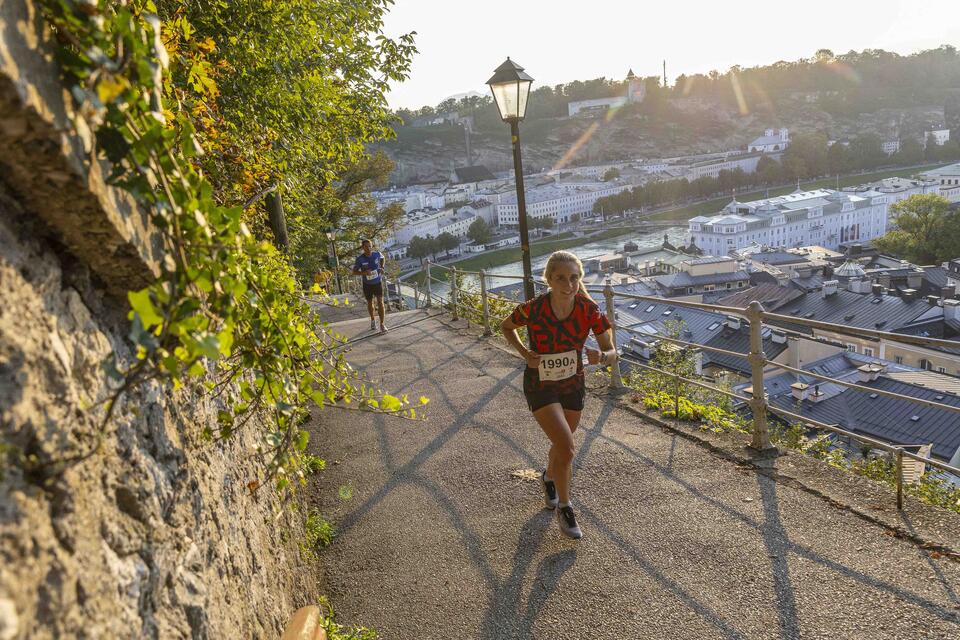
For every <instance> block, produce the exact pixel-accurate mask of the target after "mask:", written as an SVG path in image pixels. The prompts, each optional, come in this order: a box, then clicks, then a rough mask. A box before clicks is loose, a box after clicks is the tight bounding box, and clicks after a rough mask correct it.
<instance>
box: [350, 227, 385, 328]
mask: <svg viewBox="0 0 960 640" xmlns="http://www.w3.org/2000/svg"><path fill="white" fill-rule="evenodd" d="M360 246H361V247H362V248H363V253H361V254H360V255H359V256H357V259H356V260H355V261H354V263H353V275H355V276H363V297H364V298H366V299H367V311H368V312H369V313H370V329H371V330H374V331H375V330H376V328H377V321H376V319H375V318H374V317H373V298H374V296H376V298H377V313H378V314H379V315H380V333H386V332H387V325H386V323H385V322H384V320H383V317H384V313H385V312H384V309H383V277H382V276H383V254H381V253H380V252H379V251H374V250H373V243H372V242H370V241H369V240H367V239H364V240H363V241H362V242H361V243H360Z"/></svg>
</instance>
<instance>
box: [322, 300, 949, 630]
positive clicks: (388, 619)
mask: <svg viewBox="0 0 960 640" xmlns="http://www.w3.org/2000/svg"><path fill="white" fill-rule="evenodd" d="M358 311H359V309H358ZM362 312H363V313H364V314H365V309H363V311H362ZM390 320H391V322H392V328H391V330H390V332H389V333H388V334H386V335H382V336H381V335H373V334H372V332H370V330H369V321H368V320H367V319H365V318H361V319H358V320H346V321H341V322H339V323H337V324H336V325H335V328H336V329H337V330H338V331H340V332H341V333H343V334H345V335H346V336H348V337H350V338H352V339H353V341H352V342H351V344H350V347H349V348H350V352H349V354H348V357H349V359H350V361H351V362H352V363H353V364H354V365H355V366H357V367H359V368H360V369H362V370H363V371H365V373H366V374H367V375H368V376H369V377H370V378H371V379H372V380H373V381H374V382H376V383H377V384H379V385H381V386H382V387H383V388H384V389H386V390H389V391H391V392H393V393H406V394H408V395H410V396H411V397H419V396H420V395H426V396H428V397H429V398H430V404H429V406H428V409H429V411H428V414H429V416H428V418H427V420H425V421H419V422H410V421H400V420H397V419H391V418H385V417H383V416H378V415H373V414H367V413H359V412H354V411H346V410H337V409H333V410H324V411H323V412H322V413H319V414H317V415H315V416H314V419H313V421H312V424H311V430H312V431H313V438H312V439H311V446H312V447H313V448H314V451H313V452H314V453H317V454H319V455H322V456H323V457H324V458H326V460H327V469H326V470H325V471H324V472H322V473H321V474H319V479H318V480H317V483H318V485H317V487H316V491H315V492H314V493H313V495H314V497H313V500H314V502H315V504H314V505H312V506H313V507H314V508H317V509H319V510H320V511H322V512H323V514H324V515H325V516H326V517H327V518H328V519H329V520H331V522H332V523H333V524H334V526H335V527H336V530H337V536H336V538H335V541H334V543H333V544H332V546H330V547H329V548H328V549H327V550H326V551H325V552H324V554H323V555H322V556H321V563H320V564H321V565H322V585H323V586H322V588H323V591H324V592H325V593H326V594H328V596H329V598H330V600H331V602H332V604H333V606H334V607H335V609H336V611H337V617H338V621H339V622H341V623H342V624H356V625H365V626H369V627H372V628H374V629H376V630H377V631H378V632H379V633H380V637H382V638H384V639H385V640H390V639H403V640H406V639H412V638H417V639H425V638H444V639H449V638H484V639H490V638H551V637H556V638H592V639H607V638H609V639H614V638H616V639H618V640H620V639H624V638H683V639H684V640H690V639H692V638H827V637H829V638H858V639H859V638H938V639H948V638H949V639H952V638H958V637H960V555H957V554H956V552H957V551H958V550H960V543H958V540H960V516H957V515H956V514H953V513H951V512H948V511H944V510H939V509H936V508H933V507H929V506H926V505H923V504H921V503H919V502H916V501H914V500H913V499H912V498H908V499H907V501H906V503H905V504H904V509H903V510H902V511H898V510H897V509H896V507H895V500H894V497H893V495H892V492H891V491H890V490H888V489H887V488H886V487H882V486H881V485H879V484H875V483H873V482H871V481H869V480H865V479H863V478H859V477H856V476H852V475H850V474H847V473H843V472H840V471H837V470H835V469H832V468H830V467H828V466H826V465H824V464H822V463H820V462H818V461H816V460H813V459H810V458H805V457H804V456H802V455H799V454H793V453H790V454H788V455H783V456H780V457H777V458H770V457H754V456H753V455H752V454H751V453H750V451H751V450H750V449H748V448H746V447H745V444H746V442H745V441H744V436H743V435H742V434H738V435H737V436H734V435H723V434H721V435H717V434H712V433H704V432H699V431H697V430H695V429H690V428H687V427H673V426H672V425H670V424H664V423H663V422H661V421H659V420H657V419H655V418H652V417H648V416H646V415H644V414H642V413H641V412H639V411H638V410H637V408H636V407H637V405H635V404H634V403H632V402H631V401H630V397H629V395H616V394H612V393H611V391H610V390H609V388H608V387H607V386H606V385H602V384H600V383H599V382H597V383H595V384H594V385H593V387H594V388H593V390H592V391H591V393H590V394H589V395H588V399H587V406H586V409H585V411H584V415H583V420H582V423H581V427H580V429H579V431H578V433H577V436H576V441H577V454H576V459H575V462H574V465H575V471H574V494H573V495H574V506H575V508H576V510H577V514H578V518H579V520H580V523H581V527H582V528H583V530H584V538H583V539H582V540H580V541H578V542H576V541H571V540H568V539H566V538H563V537H561V535H560V533H559V531H558V529H557V526H556V523H555V522H554V520H553V519H552V517H551V512H548V511H545V510H544V509H543V508H542V506H543V503H542V499H541V495H540V487H539V484H538V482H537V481H536V479H535V477H536V473H538V471H539V470H540V469H541V468H542V467H543V465H544V462H545V455H546V450H547V445H546V438H545V437H544V436H543V435H542V433H541V432H540V431H539V429H538V428H537V426H536V424H535V423H534V421H533V419H532V417H531V416H530V414H529V412H528V411H527V408H526V405H525V403H524V400H523V395H522V391H521V382H522V380H521V379H522V371H521V368H520V367H521V361H520V360H519V359H518V358H516V357H515V356H514V355H512V354H511V353H510V352H509V351H508V350H507V348H506V346H505V343H503V342H502V341H500V340H499V339H497V338H483V337H481V336H480V335H479V333H480V331H479V330H478V329H477V327H476V326H473V327H470V328H468V327H467V326H466V325H465V323H463V321H459V322H455V321H452V320H451V319H450V318H449V316H446V315H443V316H441V315H438V312H436V311H433V312H430V311H425V310H420V311H410V312H405V313H401V314H394V315H392V316H391V317H390Z"/></svg>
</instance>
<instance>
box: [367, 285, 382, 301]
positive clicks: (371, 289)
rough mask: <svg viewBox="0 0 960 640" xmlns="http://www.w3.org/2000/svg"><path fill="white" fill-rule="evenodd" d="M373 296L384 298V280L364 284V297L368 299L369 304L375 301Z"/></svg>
mask: <svg viewBox="0 0 960 640" xmlns="http://www.w3.org/2000/svg"><path fill="white" fill-rule="evenodd" d="M373 296H377V297H378V298H382V297H383V280H381V281H380V282H374V283H372V284H371V283H369V282H364V283H363V297H364V298H366V299H367V302H370V301H371V300H373Z"/></svg>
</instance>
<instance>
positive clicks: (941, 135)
mask: <svg viewBox="0 0 960 640" xmlns="http://www.w3.org/2000/svg"><path fill="white" fill-rule="evenodd" d="M927 141H931V142H933V144H935V145H937V146H938V147H942V146H943V145H944V144H946V143H948V142H950V129H934V130H933V131H924V132H923V145H924V146H926V145H927Z"/></svg>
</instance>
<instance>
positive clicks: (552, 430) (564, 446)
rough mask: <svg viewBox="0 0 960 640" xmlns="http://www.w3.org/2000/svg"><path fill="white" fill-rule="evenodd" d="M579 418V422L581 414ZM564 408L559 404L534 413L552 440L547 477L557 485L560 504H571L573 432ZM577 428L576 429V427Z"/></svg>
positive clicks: (549, 405) (538, 422)
mask: <svg viewBox="0 0 960 640" xmlns="http://www.w3.org/2000/svg"><path fill="white" fill-rule="evenodd" d="M575 413H577V418H578V422H579V412H575ZM564 414H565V412H564V410H563V407H561V406H560V403H559V402H554V403H551V404H548V405H546V406H544V407H540V408H539V409H537V410H536V411H534V412H533V417H534V418H535V419H536V421H537V424H539V425H540V428H541V429H543V432H544V433H545V434H547V437H548V438H549V439H550V456H549V463H548V464H547V477H548V478H550V479H551V480H553V482H554V483H555V484H556V485H557V497H558V498H559V499H560V502H566V503H569V502H570V472H571V468H572V467H571V464H572V463H573V453H574V446H573V431H571V429H570V425H569V424H568V423H567V417H566V415H564ZM574 428H576V427H574Z"/></svg>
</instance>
